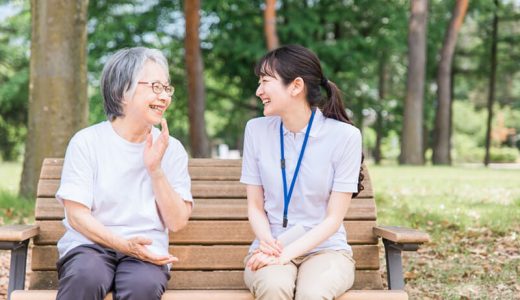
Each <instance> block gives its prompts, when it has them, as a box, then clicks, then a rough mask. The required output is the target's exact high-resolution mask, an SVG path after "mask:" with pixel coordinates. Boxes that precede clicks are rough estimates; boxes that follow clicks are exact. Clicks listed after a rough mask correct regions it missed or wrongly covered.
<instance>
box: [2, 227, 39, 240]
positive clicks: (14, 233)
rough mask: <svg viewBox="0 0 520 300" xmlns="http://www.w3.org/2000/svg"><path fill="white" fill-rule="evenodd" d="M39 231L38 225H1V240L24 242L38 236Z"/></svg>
mask: <svg viewBox="0 0 520 300" xmlns="http://www.w3.org/2000/svg"><path fill="white" fill-rule="evenodd" d="M39 232H40V226H38V225H5V226H0V242H23V241H25V240H28V239H30V238H32V237H35V236H37V235H38V233H39Z"/></svg>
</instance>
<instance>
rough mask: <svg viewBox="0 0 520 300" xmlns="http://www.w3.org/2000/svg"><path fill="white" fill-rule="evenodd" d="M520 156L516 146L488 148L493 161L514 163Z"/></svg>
mask: <svg viewBox="0 0 520 300" xmlns="http://www.w3.org/2000/svg"><path fill="white" fill-rule="evenodd" d="M519 157H520V152H519V151H518V149H516V148H509V147H503V148H491V149H489V158H490V160H491V162H494V163H514V162H517V161H518V159H519Z"/></svg>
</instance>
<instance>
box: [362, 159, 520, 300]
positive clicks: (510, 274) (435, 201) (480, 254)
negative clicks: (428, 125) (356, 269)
mask: <svg viewBox="0 0 520 300" xmlns="http://www.w3.org/2000/svg"><path fill="white" fill-rule="evenodd" d="M369 171H370V175H371V177H372V182H373V183H374V188H375V192H376V202H377V207H378V223H379V224H388V225H402V226H407V227H412V228H418V229H421V230H424V231H426V232H428V233H429V234H430V236H431V238H432V242H431V243H429V244H427V245H424V246H422V247H421V249H420V250H419V253H407V252H405V253H404V254H403V256H404V268H405V270H404V271H405V281H406V290H407V291H408V293H409V295H410V299H520V279H519V278H520V248H519V247H518V245H520V241H519V240H520V184H519V183H520V170H497V169H486V168H483V167H480V168H466V167H432V166H429V167H397V166H369ZM382 264H384V261H382Z"/></svg>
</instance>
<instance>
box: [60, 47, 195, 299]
mask: <svg viewBox="0 0 520 300" xmlns="http://www.w3.org/2000/svg"><path fill="white" fill-rule="evenodd" d="M101 91H102V94H103V99H104V107H105V112H106V114H107V117H108V120H107V121H104V122H101V123H99V124H96V125H93V126H90V127H88V128H85V129H82V130H80V131H79V132H78V133H76V134H75V135H74V137H73V138H72V139H71V141H70V143H69V146H68V148H67V152H66V155H65V162H64V164H63V173H62V176H61V184H60V187H59V190H58V192H57V194H56V198H57V199H58V200H59V201H60V202H61V203H62V204H63V206H64V207H65V212H66V217H65V219H64V221H63V224H64V225H65V228H66V232H65V235H64V236H63V237H62V238H61V239H60V240H59V242H58V250H59V253H60V259H59V261H58V263H57V268H58V278H59V287H58V297H57V298H58V299H75V300H76V299H88V300H91V299H100V300H101V299H104V298H105V295H106V294H107V293H108V292H110V291H113V293H114V299H160V298H161V295H162V294H163V293H164V290H165V288H166V284H167V282H168V279H169V278H170V275H169V268H168V265H169V264H170V263H172V262H174V261H177V258H176V257H174V256H172V255H170V254H169V253H168V230H172V231H176V230H179V229H181V228H182V227H184V226H185V225H186V223H187V221H188V218H189V216H190V214H191V209H192V201H193V200H192V195H191V191H190V189H191V184H190V177H189V175H188V167H187V164H188V156H187V153H186V151H185V150H184V147H183V146H182V145H181V143H180V142H179V141H178V140H176V139H174V138H173V137H171V136H169V133H168V126H167V124H166V120H165V119H164V118H163V115H164V112H165V111H166V109H167V108H168V106H169V105H170V103H171V100H172V98H171V97H172V95H173V92H174V88H173V86H171V84H170V78H169V75H168V63H167V62H166V59H165V57H164V56H163V55H162V53H161V52H160V51H158V50H155V49H148V48H142V47H137V48H130V49H123V50H120V51H118V52H116V53H115V54H114V55H112V56H111V57H110V59H109V60H108V61H107V63H106V65H105V67H104V69H103V74H102V76H101ZM159 123H160V124H161V130H159V129H157V128H155V127H154V126H156V125H158V124H159Z"/></svg>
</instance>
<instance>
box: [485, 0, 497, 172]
mask: <svg viewBox="0 0 520 300" xmlns="http://www.w3.org/2000/svg"><path fill="white" fill-rule="evenodd" d="M497 10H498V0H495V11H494V13H493V29H492V32H491V57H490V65H491V72H490V73H489V91H488V102H487V110H488V118H487V127H486V155H485V157H484V165H485V166H487V165H489V160H490V157H489V156H490V155H489V148H490V147H491V121H492V120H493V103H494V102H495V78H496V72H497V35H498V15H497Z"/></svg>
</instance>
